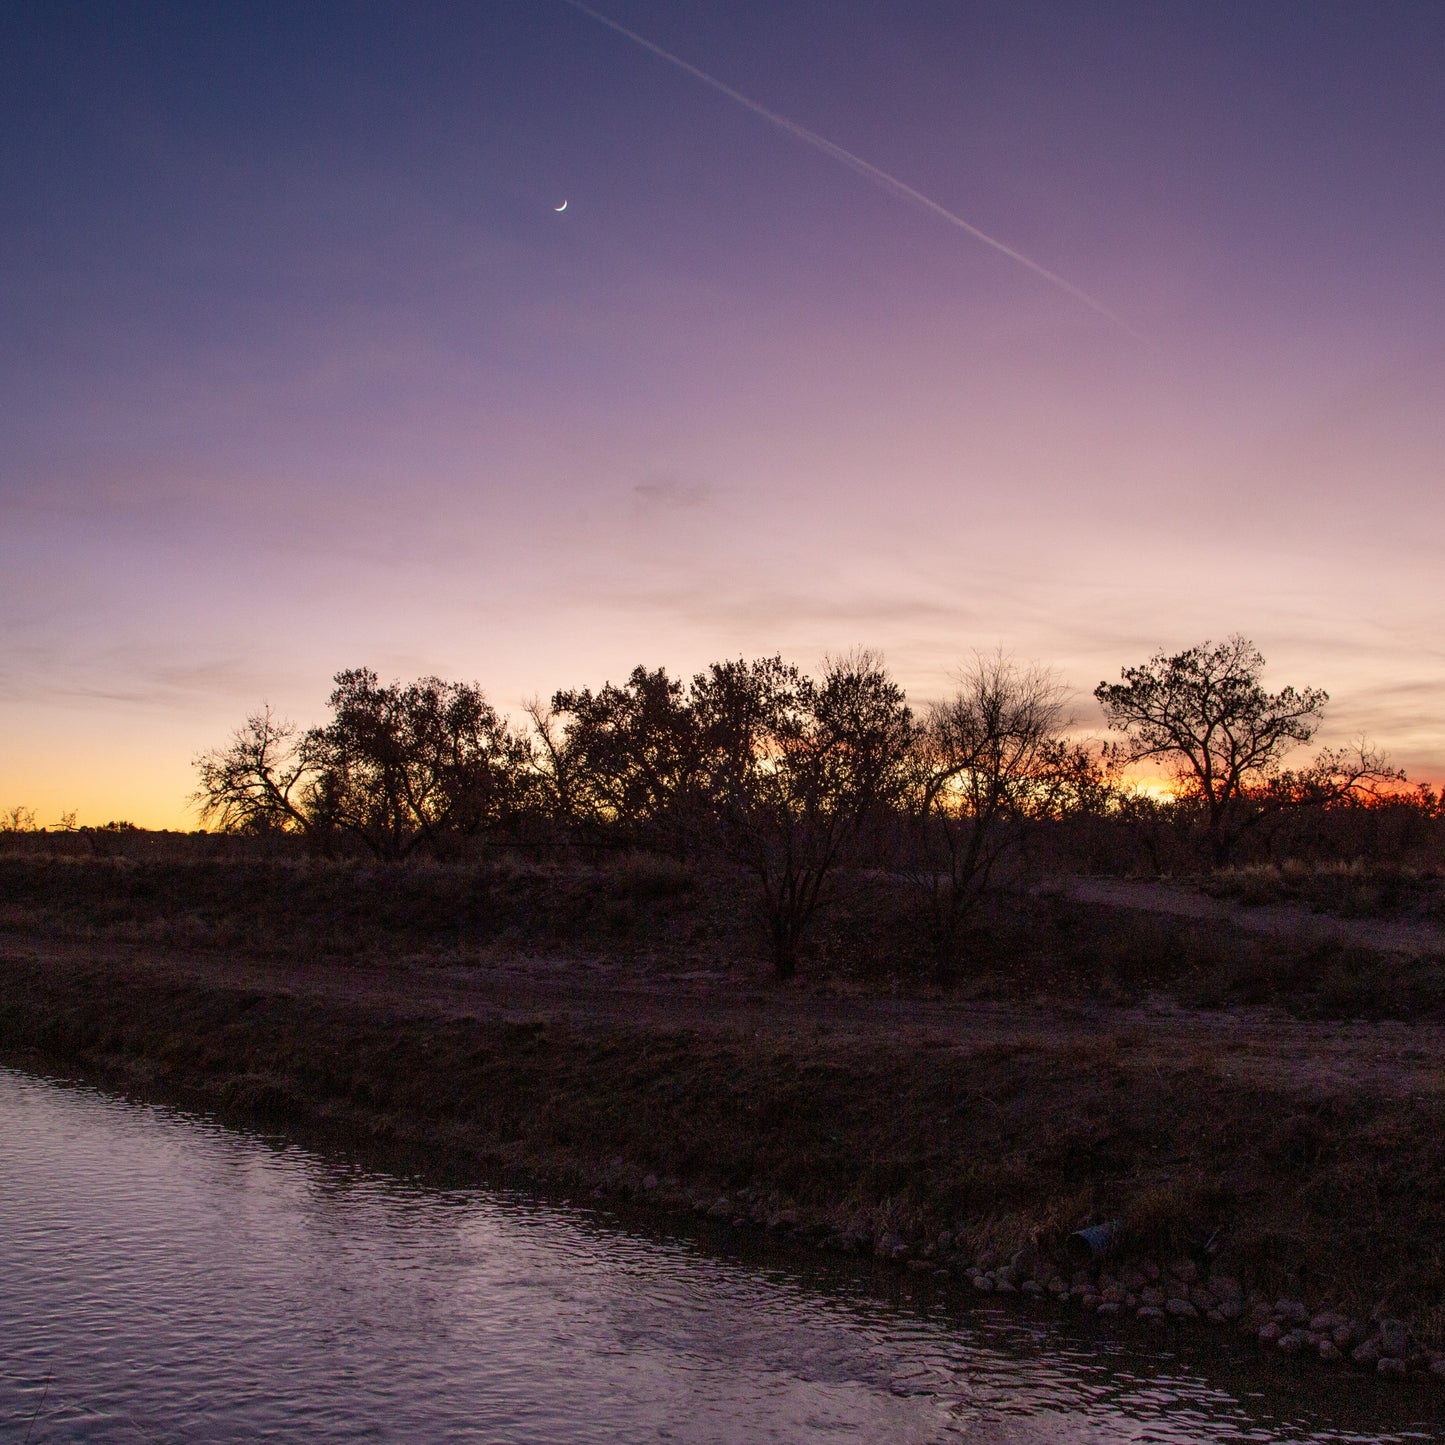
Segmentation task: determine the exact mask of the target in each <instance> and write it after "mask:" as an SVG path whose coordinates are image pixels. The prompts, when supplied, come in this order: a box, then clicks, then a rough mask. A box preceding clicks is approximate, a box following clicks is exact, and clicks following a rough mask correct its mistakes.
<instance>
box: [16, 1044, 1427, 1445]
mask: <svg viewBox="0 0 1445 1445" xmlns="http://www.w3.org/2000/svg"><path fill="white" fill-rule="evenodd" d="M1288 1413H1289V1415H1290V1418H1284V1414H1285V1412H1283V1411H1281V1409H1280V1408H1279V1406H1278V1404H1277V1403H1276V1404H1274V1405H1273V1406H1271V1403H1270V1401H1269V1400H1267V1399H1265V1398H1254V1397H1248V1396H1245V1397H1244V1398H1241V1396H1240V1394H1238V1393H1231V1392H1230V1391H1229V1390H1227V1389H1225V1388H1223V1387H1221V1386H1218V1385H1211V1384H1209V1383H1207V1382H1206V1381H1205V1380H1203V1379H1201V1378H1198V1377H1197V1376H1196V1375H1195V1374H1193V1373H1191V1372H1189V1371H1187V1370H1186V1369H1185V1368H1184V1367H1182V1366H1181V1365H1180V1364H1179V1362H1178V1361H1177V1360H1171V1359H1170V1358H1169V1357H1168V1356H1167V1355H1166V1354H1163V1353H1162V1352H1161V1354H1160V1355H1159V1357H1158V1358H1157V1359H1155V1360H1152V1361H1145V1362H1144V1363H1143V1365H1142V1366H1141V1365H1140V1363H1139V1361H1138V1359H1137V1357H1136V1358H1135V1359H1134V1362H1133V1365H1132V1367H1131V1368H1124V1367H1123V1366H1122V1365H1121V1362H1120V1361H1119V1360H1118V1359H1111V1358H1109V1357H1108V1356H1107V1355H1105V1354H1102V1353H1101V1352H1100V1351H1099V1350H1098V1349H1097V1348H1087V1347H1085V1346H1083V1345H1081V1344H1079V1343H1077V1342H1075V1343H1073V1344H1071V1343H1070V1342H1069V1339H1068V1337H1067V1336H1066V1335H1064V1334H1063V1333H1061V1332H1060V1331H1059V1330H1057V1329H1055V1328H1053V1327H1051V1326H1049V1325H1047V1324H1045V1323H1043V1322H1042V1321H1040V1320H1030V1319H1028V1318H1026V1317H1024V1316H1022V1315H1010V1314H1009V1313H1008V1312H1007V1311H1001V1310H997V1309H992V1310H981V1311H979V1312H977V1313H976V1314H971V1315H969V1316H967V1317H966V1318H965V1319H963V1320H962V1321H960V1320H957V1319H955V1320H952V1321H946V1320H941V1319H932V1318H929V1317H927V1316H925V1315H922V1314H920V1313H919V1312H917V1311H910V1310H906V1309H890V1308H888V1307H886V1306H884V1305H882V1304H879V1303H877V1302H876V1301H870V1300H868V1299H867V1298H866V1297H865V1296H862V1295H861V1294H860V1293H859V1292H858V1291H856V1290H854V1291H851V1292H849V1291H846V1290H845V1291H839V1290H836V1289H835V1290H828V1289H824V1288H821V1287H820V1286H819V1285H818V1283H817V1282H816V1281H814V1282H812V1283H809V1282H808V1281H807V1280H805V1279H802V1278H800V1277H798V1276H797V1275H796V1274H787V1273H784V1272H781V1271H778V1270H763V1269H759V1268H750V1267H746V1266H744V1265H742V1264H740V1263H737V1262H735V1261H729V1260H720V1259H717V1258H712V1257H709V1256H707V1255H706V1254H704V1253H702V1252H700V1251H699V1250H698V1249H697V1248H696V1247H695V1246H694V1245H692V1244H690V1243H688V1242H686V1241H683V1240H673V1241H657V1240H651V1239H643V1238H637V1237H634V1236H632V1235H629V1234H626V1233H621V1232H617V1231H615V1230H609V1229H607V1228H604V1227H602V1226H601V1225H599V1224H598V1223H597V1222H596V1221H595V1220H593V1219H591V1218H589V1216H588V1215H587V1214H586V1213H584V1212H583V1211H573V1210H568V1209H565V1208H552V1207H546V1206H542V1205H538V1204H536V1203H535V1202H530V1201H528V1200H525V1199H519V1198H515V1197H511V1196H499V1195H497V1194H494V1193H489V1192H485V1191H450V1192H447V1191H439V1190H434V1189H428V1188H424V1187H420V1186H417V1185H413V1184H409V1183H406V1182H401V1181H397V1180H395V1179H390V1178H386V1177H378V1176H376V1175H373V1174H368V1173H365V1172H362V1171H359V1170H356V1169H353V1168H350V1167H348V1166H345V1165H342V1164H338V1163H336V1162H335V1161H328V1160H326V1159H323V1158H318V1157H317V1156H315V1155H312V1154H308V1153H306V1152H304V1151H302V1150H299V1149H294V1148H284V1149H282V1148H277V1147H275V1146H273V1145H271V1144H268V1143H266V1142H265V1141H263V1140H260V1139H256V1138H252V1137H249V1136H246V1135H243V1134H236V1133H233V1132H230V1131H227V1130H224V1129H221V1128H219V1127H215V1126H212V1125H209V1124H207V1123H204V1122H198V1121H196V1120H194V1119H190V1118H185V1117H182V1116H178V1115H175V1114H172V1113H170V1112H168V1111H165V1110H160V1109H151V1108H144V1107H141V1106H137V1105H134V1104H129V1103H124V1102H120V1101H116V1100H114V1099H110V1098H107V1097H105V1096H103V1095H100V1094H97V1093H94V1092H91V1091H88V1090H83V1089H76V1088H69V1087H61V1086H59V1085H56V1084H52V1083H48V1082H44V1081H41V1080H38V1079H34V1078H31V1077H28V1076H26V1075H23V1074H17V1073H13V1072H8V1071H3V1070H0V1439H4V1440H25V1439H29V1440H31V1441H33V1442H36V1445H40V1442H44V1441H60V1440H85V1441H112V1440H114V1441H118V1442H120V1441H123V1442H140V1441H157V1440H164V1441H182V1440H185V1441H194V1440H211V1441H225V1440H252V1439H255V1438H257V1437H263V1436H267V1435H270V1436H273V1437H276V1438H281V1439H308V1440H354V1439H374V1440H391V1439H405V1440H445V1439H464V1440H476V1441H496V1442H503V1441H506V1442H524V1441H525V1442H542V1441H556V1442H585V1441H594V1440H595V1441H618V1440H626V1441H647V1440H659V1441H663V1440H669V1441H698V1442H702V1441H730V1442H731V1441H755V1440H756V1441H768V1440H777V1441H807V1440H815V1439H825V1438H826V1439H829V1440H834V1439H854V1440H860V1441H870V1442H871V1441H899V1442H907V1441H920V1442H921V1441H934V1440H937V1441H947V1440H960V1439H966V1440H969V1441H975V1442H1011V1445H1023V1442H1043V1441H1050V1442H1058V1441H1071V1442H1072V1441H1163V1442H1169V1441H1180V1442H1183V1441H1189V1442H1194V1441H1244V1440H1248V1441H1286V1440H1288V1441H1306V1440H1309V1441H1314V1440H1320V1441H1324V1440H1331V1441H1342V1440H1393V1439H1406V1438H1419V1439H1435V1438H1445V1437H1441V1436H1437V1435H1436V1434H1435V1432H1434V1431H1433V1429H1432V1428H1430V1427H1426V1426H1419V1427H1415V1428H1412V1429H1395V1430H1393V1431H1392V1432H1389V1433H1380V1432H1378V1431H1369V1432H1366V1431H1358V1430H1357V1431H1354V1432H1352V1431H1350V1430H1348V1429H1345V1428H1343V1427H1341V1426H1340V1425H1338V1424H1337V1423H1334V1424H1332V1423H1331V1421H1330V1420H1328V1419H1327V1418H1324V1417H1323V1416H1322V1415H1320V1414H1319V1412H1315V1415H1314V1416H1313V1417H1311V1418H1305V1417H1302V1416H1300V1414H1299V1413H1298V1412H1297V1411H1290V1412H1288Z"/></svg>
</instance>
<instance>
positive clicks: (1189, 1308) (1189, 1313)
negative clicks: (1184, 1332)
mask: <svg viewBox="0 0 1445 1445" xmlns="http://www.w3.org/2000/svg"><path fill="white" fill-rule="evenodd" d="M1164 1309H1165V1311H1166V1312H1167V1313H1168V1314H1171V1315H1173V1316H1174V1318H1175V1319H1177V1320H1197V1319H1198V1318H1199V1311H1198V1310H1197V1309H1195V1308H1194V1306H1193V1305H1192V1304H1190V1303H1189V1301H1188V1300H1187V1299H1172V1300H1166V1301H1165V1304H1164Z"/></svg>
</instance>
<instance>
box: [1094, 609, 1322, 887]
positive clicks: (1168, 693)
mask: <svg viewBox="0 0 1445 1445" xmlns="http://www.w3.org/2000/svg"><path fill="white" fill-rule="evenodd" d="M1263 670H1264V658H1263V657H1262V656H1261V655H1260V653H1259V652H1258V650H1257V649H1256V648H1255V646H1254V644H1253V643H1252V642H1250V641H1248V640H1247V639H1246V638H1244V637H1241V636H1239V635H1238V634H1235V635H1233V636H1231V637H1230V638H1228V639H1227V640H1226V641H1225V642H1222V643H1219V644H1218V645H1215V644H1212V643H1208V642H1205V643H1203V644H1202V645H1200V646H1198V647H1191V648H1188V649H1187V650H1186V651H1184V652H1180V653H1176V654H1174V656H1172V657H1166V656H1165V655H1164V654H1163V653H1162V652H1161V653H1157V654H1156V655H1155V656H1154V657H1152V658H1151V659H1150V660H1149V661H1148V662H1147V663H1145V664H1144V665H1143V666H1142V667H1128V668H1125V669H1123V671H1122V673H1121V676H1122V678H1123V681H1122V682H1117V683H1107V682H1101V683H1100V684H1099V685H1098V687H1096V688H1095V689H1094V696H1095V697H1096V698H1097V699H1098V700H1099V702H1100V703H1101V704H1102V705H1103V708H1104V715H1105V717H1106V718H1107V719H1108V721H1109V724H1110V726H1111V727H1114V728H1116V729H1118V730H1119V731H1121V732H1123V733H1124V734H1125V735H1126V737H1127V742H1126V743H1125V745H1124V755H1125V757H1126V758H1127V759H1128V760H1129V761H1131V762H1142V761H1144V760H1145V759H1149V758H1159V759H1162V760H1164V761H1166V762H1169V763H1172V764H1173V766H1174V771H1175V780H1176V784H1177V786H1178V789H1179V793H1180V796H1181V798H1182V799H1184V800H1185V801H1186V802H1188V803H1193V804H1195V805H1197V806H1198V807H1199V809H1200V810H1201V813H1202V816H1203V822H1204V833H1205V839H1206V842H1207V845H1208V848H1209V852H1210V856H1211V858H1212V860H1213V861H1214V863H1215V864H1216V865H1222V864H1223V863H1225V862H1227V861H1228V859H1229V855H1230V852H1231V850H1232V849H1233V847H1234V845H1235V842H1236V841H1237V839H1238V837H1239V835H1240V833H1241V832H1242V831H1244V830H1245V829H1246V828H1248V827H1250V826H1251V825H1252V824H1253V823H1255V822H1256V821H1257V820H1258V819H1259V818H1260V816H1262V813H1261V808H1260V806H1259V798H1260V794H1261V792H1262V790H1263V789H1264V788H1266V787H1267V786H1268V785H1269V784H1271V783H1272V782H1273V781H1274V780H1275V779H1277V778H1278V776H1279V775H1280V773H1281V771H1282V759H1283V757H1284V755H1285V754H1286V753H1287V752H1288V751H1289V750H1290V749H1291V748H1292V747H1294V746H1295V745H1296V744H1298V743H1306V742H1308V741H1309V740H1310V739H1311V738H1312V737H1313V736H1314V733H1315V729H1316V728H1317V727H1318V726H1319V724H1320V720H1321V717H1322V714H1323V709H1324V705H1325V703H1326V702H1328V701H1329V694H1328V693H1327V692H1325V691H1323V690H1322V689H1320V688H1313V687H1307V688H1305V689H1303V690H1302V691H1300V690H1296V689H1295V688H1293V687H1286V688H1282V689H1281V690H1280V691H1279V692H1274V693H1270V692H1266V691H1265V690H1264V687H1263V685H1262V684H1261V682H1260V674H1261V672H1262V671H1263Z"/></svg>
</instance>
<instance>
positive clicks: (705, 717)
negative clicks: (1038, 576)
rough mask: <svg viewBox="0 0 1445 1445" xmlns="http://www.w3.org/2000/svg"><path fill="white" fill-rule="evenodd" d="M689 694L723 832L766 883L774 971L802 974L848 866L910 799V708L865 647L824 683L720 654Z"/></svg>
mask: <svg viewBox="0 0 1445 1445" xmlns="http://www.w3.org/2000/svg"><path fill="white" fill-rule="evenodd" d="M690 700H691V705H692V707H693V709H694V712H695V715H696V718H697V722H698V727H699V733H700V736H701V739H702V742H703V747H704V750H705V755H706V759H707V769H708V779H709V781H708V797H709V800H710V804H711V810H712V814H713V818H714V820H715V824H716V828H717V836H718V838H719V841H720V842H721V844H722V846H723V848H724V850H725V851H726V853H727V854H728V855H729V856H730V857H731V858H732V859H733V860H734V861H735V862H737V863H739V864H740V865H741V866H742V867H743V868H744V869H745V870H746V871H747V872H748V873H749V874H750V875H751V876H752V878H753V879H754V881H755V883H756V884H757V887H758V901H759V905H760V910H761V913H762V917H763V922H764V924H765V926H766V928H767V932H768V937H769V942H770V945H771V950H772V957H773V967H774V971H775V972H776V974H777V976H778V978H780V979H789V978H792V977H793V976H794V974H795V973H796V972H797V968H798V959H799V954H800V950H801V948H802V944H803V942H804V940H805V938H806V936H807V933H808V930H809V928H810V926H811V924H812V923H813V921H814V919H815V918H816V916H817V914H818V912H819V910H820V909H821V908H822V907H824V906H825V904H826V903H827V901H828V895H829V886H830V884H832V883H833V882H834V881H835V878H836V875H837V872H838V870H839V867H840V865H841V864H842V863H844V862H845V861H846V860H848V859H849V858H850V857H851V856H852V855H853V853H854V850H855V848H856V845H857V844H858V842H859V840H860V839H861V838H862V836H863V835H864V832H865V830H866V829H867V828H868V825H869V824H870V823H871V822H874V821H876V820H877V818H878V817H879V815H880V814H881V813H883V812H886V811H887V810H889V809H890V808H892V807H893V806H894V805H896V803H897V801H898V800H899V799H900V798H901V797H902V794H903V791H904V788H905V787H906V784H907V777H908V773H907V768H908V757H909V749H910V747H911V744H912V737H913V718H912V714H911V712H910V711H909V709H908V707H907V706H906V705H905V703H904V699H903V691H902V689H901V688H900V687H899V686H898V685H897V684H896V683H895V682H894V681H893V680H892V679H891V678H890V677H889V676H888V674H887V672H886V671H885V669H884V667H883V664H882V662H881V660H880V659H878V658H877V657H875V656H874V655H873V654H871V653H867V652H858V653H855V654H852V655H850V656H848V657H844V658H841V659H836V660H830V661H829V662H828V664H827V667H826V670H825V672H824V675H823V679H822V681H821V683H819V682H814V681H813V680H812V679H811V678H808V677H806V676H804V675H803V674H802V673H801V672H800V671H799V670H798V668H797V667H795V666H794V665H792V664H791V663H785V662H784V661H783V660H782V659H781V658H780V657H769V658H760V659H757V660H755V661H752V662H744V661H738V662H725V663H715V664H713V666H712V667H710V668H709V669H708V671H707V672H706V673H702V674H699V675H698V676H697V677H696V678H694V679H693V684H692V690H691V698H690Z"/></svg>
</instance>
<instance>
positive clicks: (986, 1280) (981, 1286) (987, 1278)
mask: <svg viewBox="0 0 1445 1445" xmlns="http://www.w3.org/2000/svg"><path fill="white" fill-rule="evenodd" d="M973 1287H974V1289H976V1290H977V1291H978V1292H979V1293H980V1294H992V1293H993V1276H992V1275H990V1274H985V1273H984V1272H983V1271H982V1270H979V1272H978V1273H977V1274H976V1275H974V1276H973Z"/></svg>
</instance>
